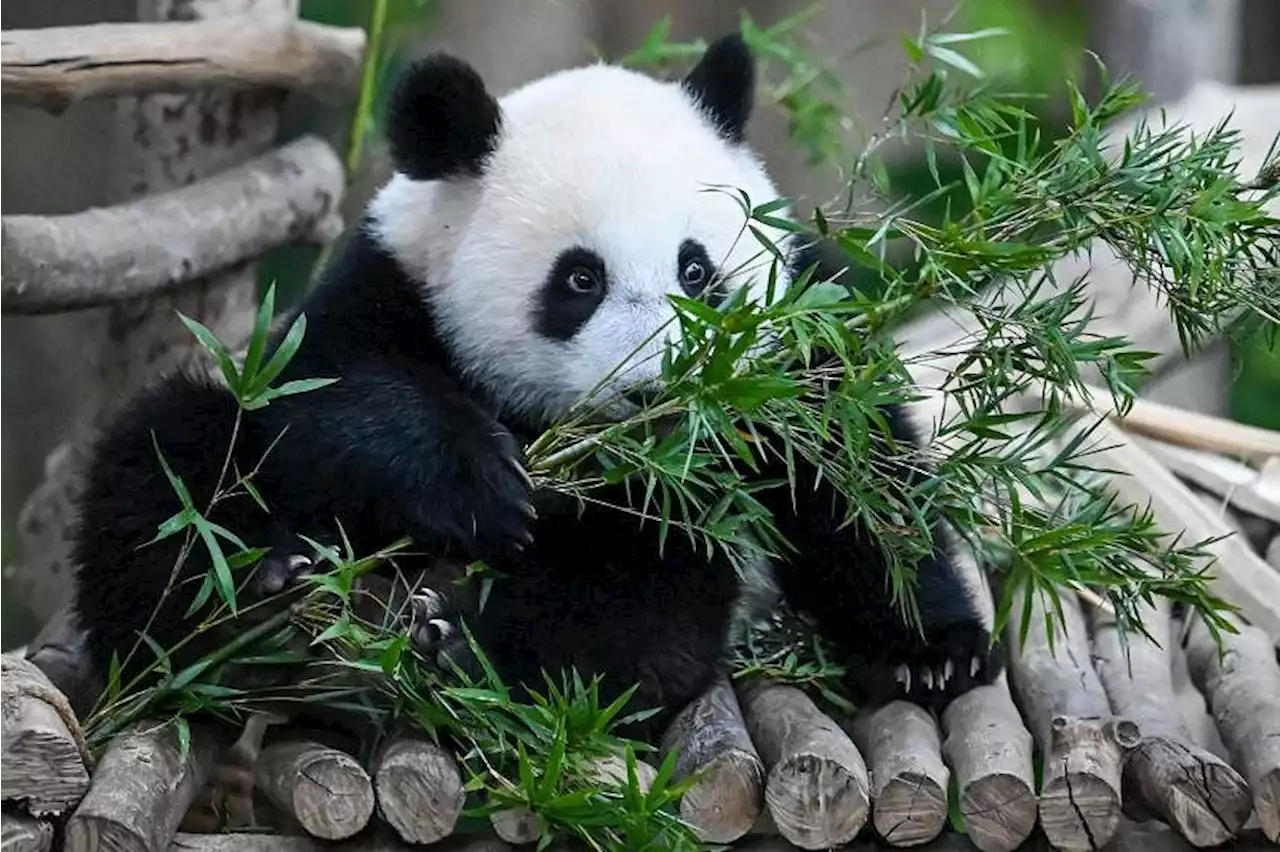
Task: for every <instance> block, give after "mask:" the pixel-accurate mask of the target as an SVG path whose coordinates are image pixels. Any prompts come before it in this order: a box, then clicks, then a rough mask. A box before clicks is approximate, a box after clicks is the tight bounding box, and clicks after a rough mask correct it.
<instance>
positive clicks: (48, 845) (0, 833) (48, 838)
mask: <svg viewBox="0 0 1280 852" xmlns="http://www.w3.org/2000/svg"><path fill="white" fill-rule="evenodd" d="M51 849H53V825H52V824H50V823H47V822H45V821H44V820H39V819H36V818H35V817H31V816H27V815H26V814H19V813H11V812H9V811H8V810H5V811H4V813H3V814H0V852H50V850H51Z"/></svg>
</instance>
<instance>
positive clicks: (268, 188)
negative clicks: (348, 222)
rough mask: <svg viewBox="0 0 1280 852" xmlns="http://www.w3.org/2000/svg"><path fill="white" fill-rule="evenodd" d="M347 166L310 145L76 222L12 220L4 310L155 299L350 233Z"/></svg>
mask: <svg viewBox="0 0 1280 852" xmlns="http://www.w3.org/2000/svg"><path fill="white" fill-rule="evenodd" d="M343 180H344V178H343V170H342V163H341V161H340V160H339V159H338V156H337V154H335V153H334V152H333V150H332V149H331V148H330V147H329V146H328V145H327V144H326V143H325V142H323V141H322V140H320V139H318V138H316V137H303V138H301V139H298V140H295V141H294V142H291V143H289V144H288V145H286V146H284V147H282V148H279V149H277V150H275V151H271V152H268V153H266V154H264V155H262V156H260V157H258V158H256V159H254V160H250V161H249V162H246V163H244V164H243V165H239V166H234V167H232V168H229V169H226V170H224V171H222V172H219V173H218V174H216V175H213V176H212V177H209V178H206V179H205V180H203V181H200V182H199V183H195V184H192V185H190V186H185V187H182V188H181V189H175V190H172V191H170V192H164V193H160V194H157V195H153V196H147V197H145V198H141V199H139V200H137V201H133V202H131V203H128V204H122V205H118V206H115V207H106V208H97V209H92V210H86V211H83V212H81V213H73V214H71V215H67V216H16V215H15V216H5V217H3V220H2V224H0V249H2V253H0V270H2V272H0V276H2V278H0V308H2V309H3V311H4V312H5V313H18V314H41V313H52V312H58V311H68V310H74V309H77V308H88V307H95V306H101V305H107V304H111V303H114V302H120V301H124V300H128V299H135V298H140V297H144V296H150V295H154V294H156V293H157V292H160V291H163V290H165V289H167V288H170V287H174V286H176V285H178V284H183V283H186V282H188V281H195V280H197V279H199V278H202V277H204V276H206V275H208V274H210V273H213V272H216V271H219V270H222V269H226V268H228V267H232V266H235V265H236V264H238V263H241V262H243V261H246V260H252V259H254V258H256V257H257V256H258V255H260V254H262V253H263V252H264V251H266V250H267V249H269V248H272V247H274V246H278V245H282V244H284V243H287V242H292V241H297V240H318V241H324V240H328V239H331V238H332V237H333V236H335V235H336V233H337V232H338V231H339V230H340V229H341V222H340V220H339V217H338V202H339V200H340V199H341V197H342V188H343Z"/></svg>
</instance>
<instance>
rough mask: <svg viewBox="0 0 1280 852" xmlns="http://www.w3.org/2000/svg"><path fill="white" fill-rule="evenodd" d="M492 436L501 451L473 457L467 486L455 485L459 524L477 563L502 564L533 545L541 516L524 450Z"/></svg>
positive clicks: (512, 441) (502, 436) (489, 450)
mask: <svg viewBox="0 0 1280 852" xmlns="http://www.w3.org/2000/svg"><path fill="white" fill-rule="evenodd" d="M493 437H494V438H495V439H496V440H497V446H496V447H493V446H488V447H486V448H485V449H484V451H483V452H477V453H475V454H472V455H471V458H470V463H469V464H468V465H466V470H467V474H468V475H467V478H466V481H463V482H458V483H455V487H454V489H453V491H454V505H456V506H458V507H459V509H460V511H461V512H462V513H463V515H462V517H459V518H457V519H456V521H455V523H456V524H457V526H458V527H459V529H458V530H457V533H458V534H459V535H461V536H462V537H463V539H464V540H466V541H469V542H471V545H472V547H473V548H474V550H475V556H476V557H477V558H479V559H482V560H485V561H489V560H492V559H496V560H499V562H501V560H502V559H503V558H504V557H509V556H511V555H513V554H515V553H519V552H520V551H523V550H524V549H525V548H526V547H528V546H529V545H530V544H531V543H532V542H533V532H532V529H533V524H534V522H535V521H537V519H538V513H537V510H536V509H534V506H533V491H534V483H533V479H532V477H531V476H530V475H529V472H528V471H527V470H526V469H525V466H524V459H523V456H522V454H521V452H520V447H519V445H518V444H517V443H516V441H515V439H514V438H511V437H510V436H509V435H506V434H499V435H495V436H493ZM495 567H496V566H495Z"/></svg>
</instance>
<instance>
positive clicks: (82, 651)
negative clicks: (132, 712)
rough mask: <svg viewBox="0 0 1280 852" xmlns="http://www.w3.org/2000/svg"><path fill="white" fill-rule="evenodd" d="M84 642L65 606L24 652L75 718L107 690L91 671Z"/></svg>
mask: <svg viewBox="0 0 1280 852" xmlns="http://www.w3.org/2000/svg"><path fill="white" fill-rule="evenodd" d="M86 639H87V637H86V634H85V632H84V630H83V629H82V628H81V627H80V625H79V624H77V623H76V619H75V613H74V611H73V609H72V607H71V604H70V603H68V604H66V605H64V606H63V607H62V608H61V609H59V610H58V611H57V612H56V613H55V614H54V616H53V618H51V619H49V621H48V622H46V623H45V626H44V627H42V628H41V629H40V632H39V633H37V634H36V636H35V638H34V639H32V640H31V644H30V645H29V646H28V651H27V659H28V660H30V661H31V662H32V663H34V664H35V665H36V667H37V668H39V669H40V671H42V672H44V674H45V677H47V678H49V681H50V683H52V684H53V685H54V686H55V687H57V689H58V691H59V692H61V693H62V694H63V695H65V696H66V697H67V701H69V702H70V704H71V709H72V710H73V711H74V712H75V714H76V716H77V718H84V717H86V716H87V715H88V714H89V713H90V712H91V711H92V710H93V705H94V703H95V702H96V701H97V700H98V696H100V695H101V694H102V690H103V689H104V688H105V687H106V679H105V678H104V677H103V676H102V673H100V672H96V671H94V667H93V664H92V663H91V662H90V660H89V649H88V646H87V645H86V644H85V642H86Z"/></svg>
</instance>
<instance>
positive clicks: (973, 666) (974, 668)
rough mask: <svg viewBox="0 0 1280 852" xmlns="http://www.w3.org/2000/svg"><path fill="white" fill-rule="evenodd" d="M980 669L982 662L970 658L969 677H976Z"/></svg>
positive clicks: (975, 658) (976, 658)
mask: <svg viewBox="0 0 1280 852" xmlns="http://www.w3.org/2000/svg"><path fill="white" fill-rule="evenodd" d="M981 668H982V660H981V659H979V658H978V657H972V658H971V659H970V660H969V677H977V676H978V670H979V669H981Z"/></svg>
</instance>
